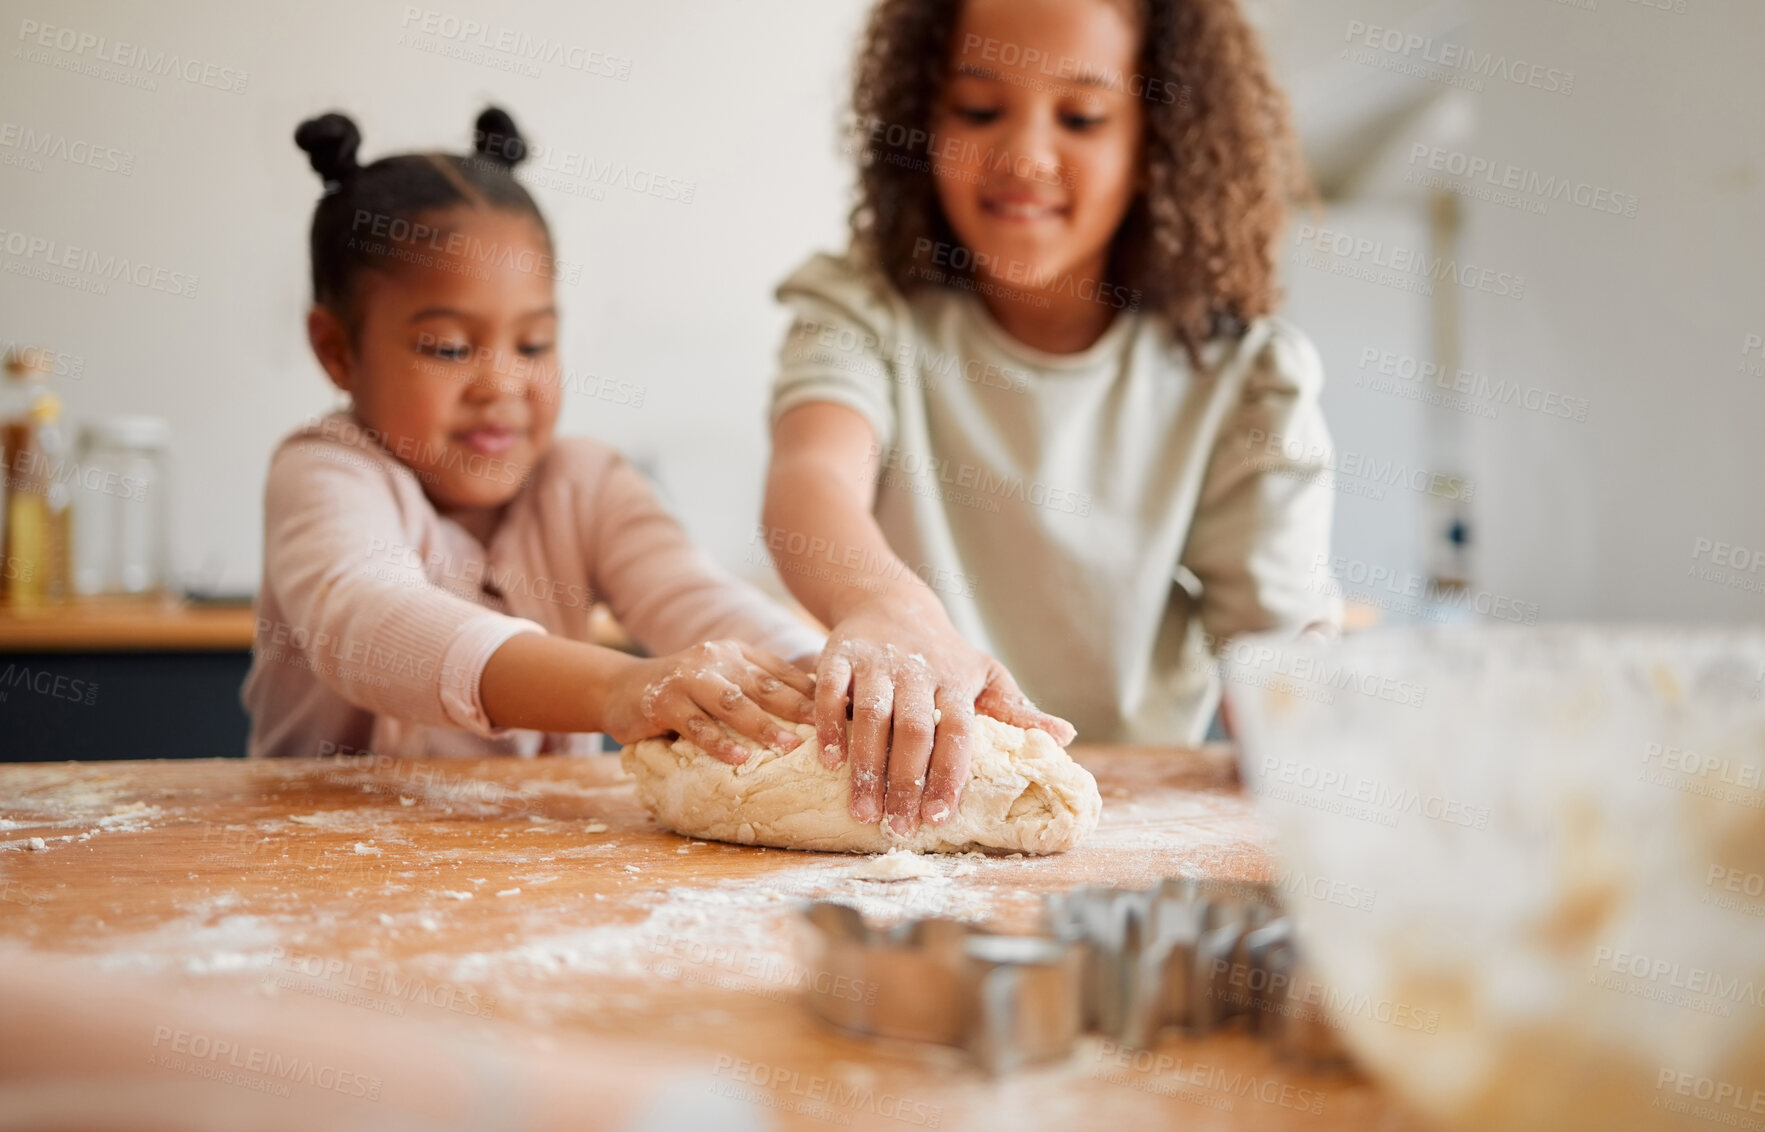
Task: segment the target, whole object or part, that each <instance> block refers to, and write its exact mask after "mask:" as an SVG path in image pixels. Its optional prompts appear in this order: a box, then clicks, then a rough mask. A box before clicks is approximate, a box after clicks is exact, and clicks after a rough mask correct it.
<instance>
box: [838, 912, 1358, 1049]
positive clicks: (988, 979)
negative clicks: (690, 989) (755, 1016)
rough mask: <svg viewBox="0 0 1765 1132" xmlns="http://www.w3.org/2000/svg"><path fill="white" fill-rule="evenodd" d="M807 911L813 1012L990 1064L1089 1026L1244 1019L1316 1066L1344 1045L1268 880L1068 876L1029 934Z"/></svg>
mask: <svg viewBox="0 0 1765 1132" xmlns="http://www.w3.org/2000/svg"><path fill="white" fill-rule="evenodd" d="M807 914H808V919H809V923H810V926H811V928H812V929H813V930H812V931H811V932H810V940H811V942H810V952H809V956H808V967H809V973H810V975H811V976H812V977H811V978H810V979H809V980H808V983H807V986H808V990H807V997H808V1001H809V1007H810V1009H811V1010H812V1011H814V1013H815V1014H817V1015H818V1016H820V1017H821V1018H822V1019H824V1020H825V1021H827V1022H830V1023H832V1024H833V1025H835V1026H837V1027H839V1028H841V1029H844V1030H848V1031H851V1032H852V1033H856V1034H860V1035H865V1036H871V1037H887V1038H905V1039H908V1040H912V1041H922V1042H933V1043H936V1044H939V1045H947V1046H955V1047H957V1048H960V1049H964V1050H967V1051H968V1052H969V1053H971V1054H972V1055H973V1056H974V1057H975V1059H976V1060H977V1061H979V1062H980V1064H981V1065H982V1066H983V1067H985V1068H986V1069H988V1070H989V1071H991V1072H994V1073H999V1072H1004V1071H1007V1070H1009V1069H1012V1068H1015V1067H1017V1066H1019V1065H1025V1064H1030V1063H1033V1062H1038V1061H1047V1060H1052V1059H1056V1058H1060V1057H1063V1056H1065V1055H1066V1054H1067V1053H1068V1052H1070V1050H1071V1048H1072V1044H1073V1041H1074V1040H1075V1039H1076V1038H1077V1037H1078V1035H1079V1033H1080V1032H1081V1031H1090V1032H1093V1033H1097V1034H1100V1035H1102V1036H1104V1037H1107V1038H1110V1039H1111V1040H1113V1041H1116V1042H1118V1043H1120V1044H1122V1045H1126V1046H1133V1047H1136V1048H1145V1047H1148V1046H1150V1045H1152V1044H1153V1043H1154V1042H1156V1041H1157V1039H1158V1037H1159V1035H1160V1034H1161V1033H1163V1032H1164V1031H1165V1030H1166V1029H1170V1028H1176V1029H1178V1030H1180V1031H1181V1032H1182V1033H1184V1034H1186V1035H1188V1036H1190V1037H1200V1036H1203V1035H1205V1034H1209V1033H1212V1032H1213V1031H1215V1030H1218V1029H1220V1028H1221V1027H1224V1026H1226V1025H1229V1024H1232V1023H1233V1022H1234V1020H1235V1019H1239V1018H1242V1019H1244V1023H1245V1026H1246V1027H1247V1028H1248V1029H1249V1030H1250V1032H1251V1033H1253V1034H1255V1035H1257V1036H1258V1037H1259V1038H1262V1039H1263V1040H1265V1041H1268V1042H1270V1043H1271V1044H1272V1045H1273V1046H1274V1047H1275V1049H1276V1050H1277V1051H1279V1052H1280V1053H1282V1054H1283V1055H1284V1056H1288V1057H1291V1058H1295V1059H1297V1060H1300V1061H1302V1062H1304V1063H1306V1064H1308V1065H1310V1066H1312V1067H1314V1068H1325V1067H1329V1066H1332V1065H1335V1064H1338V1063H1341V1062H1342V1061H1344V1060H1345V1056H1344V1054H1343V1051H1342V1047H1341V1045H1340V1044H1339V1043H1338V1041H1337V1038H1336V1031H1335V1029H1334V1028H1333V1027H1332V1026H1331V1025H1330V1024H1329V1022H1328V1020H1327V1019H1326V1018H1324V1017H1323V1015H1322V1013H1321V1012H1320V1011H1319V1010H1317V1009H1315V1007H1316V1003H1317V1000H1318V996H1317V995H1316V993H1315V992H1316V990H1317V988H1318V984H1317V982H1316V980H1315V979H1313V978H1312V977H1311V976H1310V975H1309V973H1308V972H1307V970H1306V968H1305V965H1304V963H1303V960H1302V958H1301V956H1300V953H1299V950H1298V948H1297V946H1296V945H1295V943H1294V940H1293V932H1292V926H1291V924H1290V923H1289V922H1288V921H1287V920H1286V918H1285V917H1283V916H1282V914H1281V910H1280V908H1279V906H1278V904H1277V903H1276V901H1275V894H1274V890H1273V889H1271V888H1270V887H1268V886H1266V885H1244V884H1231V883H1224V884H1222V883H1219V882H1213V881H1202V880H1194V879H1170V880H1165V881H1162V882H1160V883H1159V884H1157V885H1154V886H1153V887H1151V888H1147V889H1122V888H1080V889H1075V890H1074V891H1072V892H1070V893H1066V894H1064V895H1059V896H1051V897H1049V898H1048V900H1047V903H1046V904H1045V906H1044V910H1043V918H1044V923H1045V927H1046V934H1044V935H1036V936H1008V935H996V934H994V933H991V932H988V931H986V930H985V929H981V928H976V927H972V926H970V925H968V924H963V923H958V922H956V921H954V920H910V921H907V922H905V923H901V924H897V925H895V926H894V927H891V928H872V927H870V926H869V925H867V924H866V923H865V922H864V918H863V916H861V915H860V914H859V913H858V912H857V910H855V909H853V908H849V907H846V906H845V905H843V904H833V903H829V902H825V901H823V902H818V903H815V904H812V905H810V906H809V908H808V912H807Z"/></svg>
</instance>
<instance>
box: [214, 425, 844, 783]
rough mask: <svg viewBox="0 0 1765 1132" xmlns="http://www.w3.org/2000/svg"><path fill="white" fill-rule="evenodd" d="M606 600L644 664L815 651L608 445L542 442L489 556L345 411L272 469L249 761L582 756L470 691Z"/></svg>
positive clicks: (577, 743)
mask: <svg viewBox="0 0 1765 1132" xmlns="http://www.w3.org/2000/svg"><path fill="white" fill-rule="evenodd" d="M602 601H604V602H606V603H607V604H608V605H609V606H610V608H611V609H612V612H613V615H614V616H615V617H617V618H618V619H619V621H620V623H621V624H623V625H624V626H625V628H626V629H627V630H628V631H629V632H630V633H631V634H632V635H633V636H634V637H636V638H637V639H638V640H639V641H640V642H641V643H642V644H643V645H644V646H645V647H646V648H648V649H649V650H650V651H651V652H653V653H657V654H660V653H667V652H673V651H675V650H677V649H681V648H684V647H686V646H688V645H692V644H696V643H698V642H700V641H704V640H712V639H716V638H720V637H734V638H739V639H741V640H745V641H748V642H750V643H753V644H756V645H758V646H760V647H761V648H764V649H767V650H769V651H771V652H773V653H775V654H777V655H779V656H782V657H785V658H787V659H790V658H795V657H798V656H801V655H803V654H805V653H809V652H814V651H816V650H818V649H819V648H820V647H821V644H822V638H821V637H820V636H819V635H818V634H816V633H814V632H812V631H811V630H809V629H807V628H806V627H804V626H803V625H802V624H800V623H799V622H798V621H796V620H795V619H794V618H793V617H791V616H790V615H789V614H788V613H786V612H785V611H784V610H783V609H781V608H779V607H778V606H776V605H774V604H773V603H772V602H770V601H768V600H767V599H766V598H765V597H764V596H763V595H762V594H760V593H759V592H758V591H757V590H755V589H753V588H752V587H750V586H748V585H746V584H745V583H742V582H739V581H737V580H736V579H734V578H732V577H730V576H729V575H727V574H725V573H724V572H723V571H721V570H720V569H719V568H718V567H717V566H716V565H715V564H713V563H712V562H711V561H710V559H709V558H708V557H706V556H705V555H704V554H703V553H701V552H700V551H698V550H696V549H695V548H694V547H693V545H692V544H691V543H690V542H689V541H688V539H687V536H686V533H685V531H683V530H682V529H681V527H680V524H679V523H677V522H676V521H675V520H674V519H673V518H672V517H671V516H669V514H668V513H667V512H666V511H664V510H663V508H662V506H661V504H660V503H659V502H658V501H657V499H656V497H655V495H654V493H653V492H652V491H651V490H650V488H649V486H648V484H647V483H645V481H644V479H643V477H642V476H641V475H639V474H638V473H637V472H636V471H635V470H634V469H633V468H632V467H631V466H630V465H629V464H627V463H626V462H625V461H624V460H623V459H622V458H621V457H620V456H619V455H618V453H616V452H614V451H613V450H612V449H610V448H607V447H606V446H604V445H601V444H598V443H596V442H594V441H591V440H586V439H580V438H572V439H564V440H559V441H557V442H556V443H555V444H553V446H552V448H551V450H550V451H549V452H547V453H546V454H545V456H544V457H542V458H541V459H540V461H539V463H538V464H537V465H535V466H534V468H533V470H532V473H531V474H530V476H529V478H528V482H527V483H526V484H524V485H523V486H522V488H521V490H520V492H519V493H518V494H517V495H516V496H515V498H514V499H513V500H512V501H511V502H510V503H509V505H508V508H507V510H506V511H505V512H504V515H503V519H502V522H501V525H500V526H499V527H498V528H497V530H496V533H495V534H494V535H493V536H492V538H491V540H490V544H489V545H488V546H485V545H483V544H481V543H480V542H479V541H478V540H477V539H476V538H474V537H473V536H472V535H471V534H469V533H467V531H466V530H465V529H464V528H463V527H461V526H460V525H459V524H458V523H456V522H454V521H453V520H452V519H450V518H448V517H447V515H446V514H444V513H440V512H437V510H436V508H435V505H434V504H433V503H431V502H430V501H429V499H428V497H427V496H425V495H424V494H423V489H422V486H421V484H420V483H419V481H418V479H417V475H416V473H414V472H413V471H412V470H411V469H410V468H408V467H407V466H405V465H404V464H402V463H400V462H399V461H398V460H396V459H394V458H393V456H392V455H391V454H390V453H388V452H387V451H386V450H385V449H384V448H383V447H381V445H380V444H379V442H378V441H377V440H376V438H375V437H374V436H373V434H372V433H371V432H370V431H369V430H367V429H366V428H365V427H364V426H363V425H362V424H361V423H360V422H359V421H357V420H356V418H355V417H354V416H352V415H351V414H348V413H338V414H335V415H333V416H330V417H326V418H324V419H323V420H321V421H320V422H318V423H317V424H315V425H312V426H310V427H308V428H304V429H301V430H300V431H298V432H296V433H294V434H293V435H292V436H290V437H288V439H286V440H285V441H283V442H282V444H281V446H280V447H279V448H278V449H277V451H276V454H275V456H274V457H273V458H272V459H271V462H270V477H269V485H268V487H267V489H266V491H265V500H264V580H263V588H262V590H261V591H260V592H259V594H258V599H257V640H256V644H255V646H254V649H253V658H252V667H251V674H250V675H249V676H248V677H247V678H246V681H245V689H244V693H243V698H244V702H245V707H246V709H247V710H248V711H249V712H250V713H251V746H250V753H251V755H252V756H254V757H262V756H274V755H293V756H309V757H310V756H317V755H326V754H351V753H361V752H367V751H372V752H374V753H376V754H392V755H486V754H499V753H501V754H535V753H538V752H540V751H569V752H575V753H581V752H587V751H590V750H593V749H595V747H594V744H593V743H592V742H591V738H592V737H591V736H587V735H547V734H542V733H539V732H533V731H498V730H495V729H493V728H492V727H491V724H490V720H489V719H488V718H487V717H486V716H485V714H484V706H483V704H482V703H481V702H480V700H479V698H478V680H479V676H480V675H481V674H482V673H483V671H484V665H485V662H486V661H488V660H489V659H490V656H491V654H492V653H494V652H495V651H496V650H497V649H498V648H499V647H500V646H501V645H502V644H503V642H505V641H507V640H508V639H509V638H510V637H511V636H513V635H514V634H516V633H537V632H545V633H555V634H558V635H560V636H566V637H572V638H575V639H577V640H588V639H589V615H590V611H591V609H592V608H593V607H594V605H595V604H596V603H597V602H602Z"/></svg>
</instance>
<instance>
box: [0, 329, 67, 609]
mask: <svg viewBox="0 0 1765 1132" xmlns="http://www.w3.org/2000/svg"><path fill="white" fill-rule="evenodd" d="M48 377H49V366H48V355H47V354H45V353H44V352H43V351H41V350H13V351H12V352H10V353H9V354H7V356H6V378H7V390H6V399H5V402H4V403H3V404H0V459H3V460H4V464H3V469H4V470H3V474H0V479H3V480H4V483H5V489H6V504H5V511H4V522H3V523H0V600H4V601H5V602H6V604H8V605H11V606H13V607H15V608H31V607H35V606H42V605H50V604H54V603H57V602H61V601H65V600H66V599H67V598H68V596H69V595H70V594H71V593H72V592H73V577H72V574H73V555H72V549H73V548H72V546H71V540H72V532H71V524H72V499H71V493H70V491H69V488H68V486H67V484H66V483H65V482H64V479H65V477H64V476H63V475H62V474H61V473H62V472H63V471H64V470H65V467H66V465H67V456H68V453H67V443H66V440H65V438H64V437H63V435H62V428H61V399H60V398H59V397H57V396H56V395H55V394H54V393H53V392H51V391H50V390H49V388H48V386H47V381H48Z"/></svg>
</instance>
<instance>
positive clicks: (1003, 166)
mask: <svg viewBox="0 0 1765 1132" xmlns="http://www.w3.org/2000/svg"><path fill="white" fill-rule="evenodd" d="M1059 141H1060V132H1059V129H1058V127H1057V126H1056V123H1055V115H1054V112H1053V111H1039V112H1037V113H1034V114H1022V115H1015V116H1014V120H1013V122H1012V124H1011V126H1010V129H1009V130H1008V132H1007V134H1006V137H1005V145H1006V158H1007V160H1004V161H1000V162H998V163H997V164H996V168H998V169H999V170H1000V171H1001V172H1003V171H1005V170H1007V169H1009V170H1010V173H1011V175H1012V176H1013V177H1014V178H1016V179H1018V180H1023V181H1040V182H1051V181H1054V180H1056V179H1057V178H1058V175H1059V170H1060V144H1059Z"/></svg>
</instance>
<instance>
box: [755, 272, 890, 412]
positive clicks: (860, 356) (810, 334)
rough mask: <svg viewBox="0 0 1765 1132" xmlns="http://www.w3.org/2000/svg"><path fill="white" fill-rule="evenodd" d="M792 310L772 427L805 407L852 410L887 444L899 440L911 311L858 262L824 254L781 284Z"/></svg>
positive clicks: (781, 299)
mask: <svg viewBox="0 0 1765 1132" xmlns="http://www.w3.org/2000/svg"><path fill="white" fill-rule="evenodd" d="M777 294H778V300H779V302H780V303H782V304H784V306H785V308H786V309H787V310H789V311H790V313H791V328H790V331H789V333H788V334H787V335H786V336H785V340H784V345H783V346H782V347H781V348H780V349H779V367H778V377H777V380H776V381H775V382H774V384H773V388H772V422H773V423H774V424H776V423H777V422H778V419H779V418H780V417H782V416H784V415H785V414H786V413H788V412H790V411H791V410H792V409H794V408H796V407H797V406H799V405H805V404H809V403H812V402H816V401H827V402H832V403H834V404H837V405H844V406H846V407H847V408H849V409H852V410H854V411H855V412H857V413H858V414H860V415H861V416H863V417H864V419H865V420H867V421H869V422H870V427H871V429H872V430H873V431H875V433H876V438H877V442H878V443H879V444H884V445H887V444H890V443H893V441H894V436H895V397H894V390H895V389H896V388H897V382H898V381H899V380H900V375H899V373H898V372H897V365H898V359H900V358H901V357H902V349H901V346H902V341H901V338H900V331H901V327H902V326H903V325H904V318H903V311H902V309H901V304H900V303H899V301H898V299H897V298H896V297H895V296H893V295H892V293H891V292H890V291H889V290H888V289H887V287H886V285H885V284H883V283H881V282H878V281H876V280H874V279H873V278H872V277H870V276H869V275H867V274H866V273H865V272H864V271H863V270H861V269H860V268H859V267H858V266H857V265H856V264H855V263H853V262H852V260H851V259H850V257H845V256H831V255H817V256H814V257H812V258H811V259H810V260H809V261H808V262H807V263H805V264H804V265H803V266H802V267H800V268H798V269H797V270H796V271H795V272H794V273H792V275H791V276H790V277H789V278H788V279H786V280H785V281H784V282H783V283H781V284H780V285H779V288H778V292H777Z"/></svg>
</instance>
